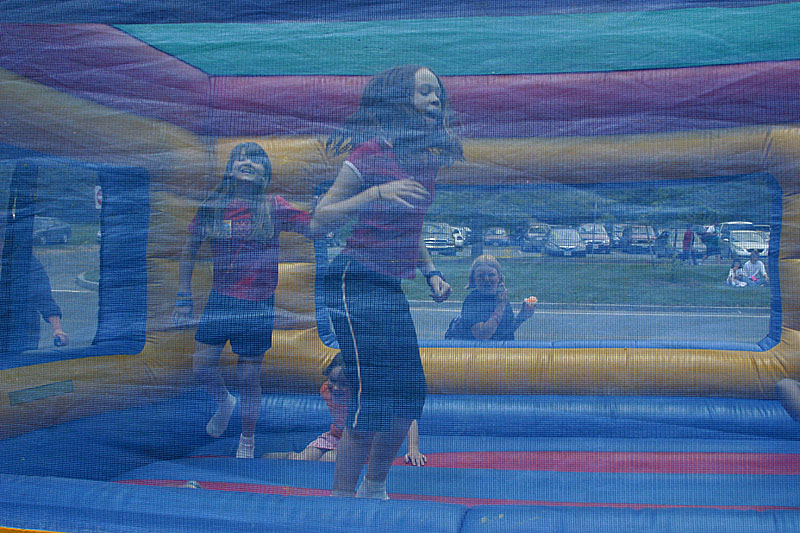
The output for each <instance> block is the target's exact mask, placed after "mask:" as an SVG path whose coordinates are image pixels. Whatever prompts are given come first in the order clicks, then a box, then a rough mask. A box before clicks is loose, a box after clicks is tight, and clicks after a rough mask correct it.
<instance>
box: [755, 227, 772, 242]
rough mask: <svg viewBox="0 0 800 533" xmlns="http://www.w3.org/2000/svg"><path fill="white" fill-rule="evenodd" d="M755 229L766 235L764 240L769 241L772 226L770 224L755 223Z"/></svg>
mask: <svg viewBox="0 0 800 533" xmlns="http://www.w3.org/2000/svg"><path fill="white" fill-rule="evenodd" d="M753 231H758V232H759V233H761V234H762V235H764V240H765V241H767V242H769V238H770V234H771V231H772V227H771V226H770V225H769V224H753Z"/></svg>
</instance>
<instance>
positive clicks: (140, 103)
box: [0, 24, 208, 133]
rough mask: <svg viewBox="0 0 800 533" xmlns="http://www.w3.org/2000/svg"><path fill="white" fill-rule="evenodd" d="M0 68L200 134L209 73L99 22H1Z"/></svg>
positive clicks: (205, 121)
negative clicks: (49, 23)
mask: <svg viewBox="0 0 800 533" xmlns="http://www.w3.org/2000/svg"><path fill="white" fill-rule="evenodd" d="M0 67H2V68H4V69H7V70H10V71H12V72H15V73H17V74H19V75H21V76H24V77H26V78H28V79H30V80H33V81H36V82H38V83H41V84H44V85H47V86H49V87H52V88H54V89H57V90H61V91H64V92H67V93H70V94H73V95H74V96H77V97H79V98H84V99H86V100H89V101H92V102H95V103H98V104H102V105H105V106H109V107H111V108H114V109H119V110H122V111H127V112H130V113H134V114H137V115H141V116H145V117H149V118H156V119H161V120H165V121H168V122H171V123H173V124H177V125H178V126H182V127H184V128H187V129H189V130H191V131H194V132H197V133H201V132H203V131H204V130H205V129H206V128H205V127H206V124H207V109H208V76H207V75H206V74H205V73H203V72H201V71H199V70H197V69H196V68H194V67H192V66H189V65H187V64H186V63H184V62H182V61H179V60H178V59H176V58H174V57H172V56H170V55H167V54H164V53H163V52H160V51H158V50H156V49H155V48H153V47H151V46H148V45H147V44H145V43H143V42H141V41H139V40H137V39H135V38H133V37H131V36H129V35H127V34H125V33H123V32H121V31H120V30H117V29H115V28H112V27H110V26H105V25H102V24H56V25H48V24H3V25H1V26H0Z"/></svg>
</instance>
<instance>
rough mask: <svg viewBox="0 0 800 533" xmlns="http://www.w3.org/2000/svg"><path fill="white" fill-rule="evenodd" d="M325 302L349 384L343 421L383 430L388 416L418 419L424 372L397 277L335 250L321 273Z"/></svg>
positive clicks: (356, 425)
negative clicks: (328, 263) (323, 273)
mask: <svg viewBox="0 0 800 533" xmlns="http://www.w3.org/2000/svg"><path fill="white" fill-rule="evenodd" d="M325 303H326V304H327V307H328V313H329V314H330V317H331V322H332V324H333V329H334V331H335V332H336V338H337V341H338V343H339V349H340V350H341V352H342V356H343V357H344V361H345V370H346V372H347V377H348V379H349V380H350V384H351V388H350V390H351V392H350V397H351V405H350V409H349V410H348V418H347V425H348V426H350V427H352V428H354V429H356V430H359V431H386V430H388V429H389V428H390V427H391V423H392V420H393V419H394V418H408V419H417V418H419V417H420V415H421V414H422V406H423V404H424V403H425V394H426V390H427V389H426V383H425V373H424V372H423V369H422V360H421V358H420V353H419V345H418V344H417V334H416V330H415V328H414V322H413V320H412V319H411V310H410V308H409V305H408V300H407V299H406V296H405V294H404V293H403V290H402V288H401V286H400V280H399V279H396V278H392V277H389V276H385V275H383V274H379V273H376V272H374V271H372V270H370V269H368V268H367V267H365V266H364V265H362V264H361V263H359V262H358V261H356V260H355V259H352V258H349V257H347V256H346V255H344V254H340V255H339V256H338V257H337V258H336V259H334V261H333V262H332V263H331V265H330V266H329V267H328V271H327V273H326V276H325Z"/></svg>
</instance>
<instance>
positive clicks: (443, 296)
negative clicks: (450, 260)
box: [428, 276, 452, 303]
mask: <svg viewBox="0 0 800 533" xmlns="http://www.w3.org/2000/svg"><path fill="white" fill-rule="evenodd" d="M428 286H429V287H430V288H431V298H433V301H434V302H436V303H442V302H443V301H445V300H447V299H448V298H449V297H450V292H452V288H451V287H450V284H449V283H447V282H446V281H445V280H443V279H442V278H440V277H439V276H432V277H431V279H430V280H429V281H428Z"/></svg>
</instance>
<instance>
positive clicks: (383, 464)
mask: <svg viewBox="0 0 800 533" xmlns="http://www.w3.org/2000/svg"><path fill="white" fill-rule="evenodd" d="M410 426H411V419H408V418H395V419H394V420H393V421H392V427H391V428H390V429H389V431H381V432H376V433H375V439H374V442H373V445H372V449H371V450H370V452H369V460H368V461H367V473H366V475H365V477H366V478H367V479H369V480H371V481H379V482H380V481H385V480H386V476H387V475H388V474H389V469H390V468H391V466H392V463H393V462H394V459H395V457H397V452H398V451H399V450H400V446H402V445H403V441H404V440H405V438H406V435H407V434H408V428H409V427H410Z"/></svg>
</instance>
